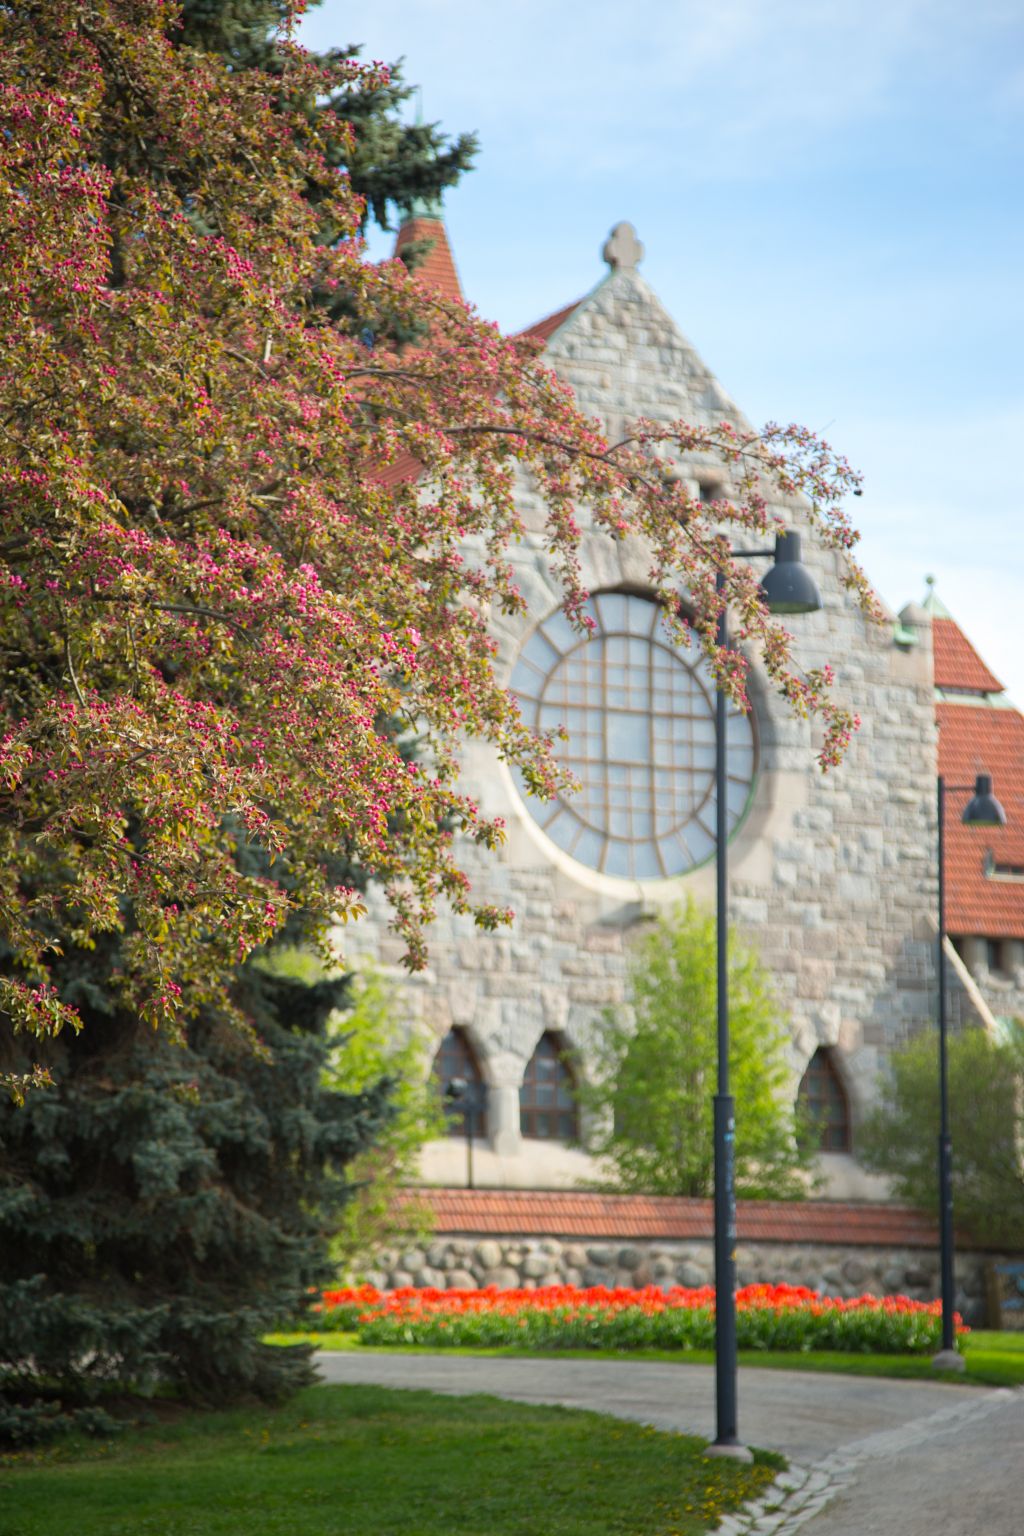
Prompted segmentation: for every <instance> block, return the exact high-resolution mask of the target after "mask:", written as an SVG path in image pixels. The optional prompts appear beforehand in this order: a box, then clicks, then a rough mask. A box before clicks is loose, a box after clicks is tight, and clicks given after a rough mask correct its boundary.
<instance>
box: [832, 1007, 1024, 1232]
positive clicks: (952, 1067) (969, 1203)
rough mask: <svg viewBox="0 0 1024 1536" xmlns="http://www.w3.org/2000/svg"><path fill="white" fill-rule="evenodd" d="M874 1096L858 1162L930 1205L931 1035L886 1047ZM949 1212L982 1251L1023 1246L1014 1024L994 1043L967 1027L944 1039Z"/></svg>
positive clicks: (1021, 1084) (933, 1185)
mask: <svg viewBox="0 0 1024 1536" xmlns="http://www.w3.org/2000/svg"><path fill="white" fill-rule="evenodd" d="M890 1069H891V1070H890V1072H889V1073H888V1074H887V1076H886V1077H885V1078H884V1079H883V1082H882V1088H881V1096H880V1098H879V1102H878V1104H877V1106H876V1108H875V1109H874V1111H873V1112H872V1113H871V1114H870V1115H869V1116H868V1117H867V1119H866V1121H865V1123H864V1126H863V1127H862V1129H861V1131H860V1133H859V1135H858V1150H859V1152H860V1156H861V1158H862V1160H863V1161H864V1163H865V1164H866V1165H867V1166H868V1167H869V1168H873V1169H875V1170H876V1171H877V1172H879V1173H885V1174H888V1175H889V1177H890V1178H891V1179H892V1181H893V1187H894V1190H895V1192H896V1194H897V1195H898V1196H899V1197H900V1199H902V1200H906V1201H908V1203H909V1204H911V1205H916V1206H920V1207H921V1209H922V1210H927V1211H934V1210H936V1209H937V1208H938V1199H939V1190H938V1167H937V1162H938V1158H937V1152H936V1137H937V1135H938V1130H939V1069H938V1059H937V1046H936V1040H935V1035H934V1034H933V1033H932V1032H931V1031H928V1032H927V1033H925V1034H921V1035H917V1036H916V1037H915V1038H914V1039H913V1040H911V1041H910V1042H909V1043H908V1044H907V1045H905V1046H904V1047H903V1049H902V1050H899V1051H896V1052H894V1053H893V1056H892V1058H891V1061H890ZM949 1114H950V1130H951V1132H952V1137H953V1208H954V1211H955V1213H956V1221H957V1225H958V1226H963V1227H964V1228H966V1229H967V1230H968V1231H970V1232H971V1234H972V1235H973V1236H974V1237H975V1238H976V1239H977V1240H978V1241H980V1242H984V1243H986V1244H990V1245H991V1246H992V1247H1003V1246H1005V1247H1009V1248H1011V1249H1020V1248H1024V1160H1022V1156H1021V1150H1022V1147H1024V1025H1022V1024H1021V1021H1020V1020H1017V1021H1015V1022H1014V1024H1013V1025H1012V1026H1011V1029H1010V1031H1009V1033H1008V1034H1007V1036H1006V1037H1005V1038H1003V1039H998V1038H996V1037H995V1036H993V1035H991V1034H988V1033H987V1032H986V1031H985V1030H981V1029H967V1030H964V1032H963V1033H962V1034H956V1035H953V1036H952V1037H951V1039H950V1042H949Z"/></svg>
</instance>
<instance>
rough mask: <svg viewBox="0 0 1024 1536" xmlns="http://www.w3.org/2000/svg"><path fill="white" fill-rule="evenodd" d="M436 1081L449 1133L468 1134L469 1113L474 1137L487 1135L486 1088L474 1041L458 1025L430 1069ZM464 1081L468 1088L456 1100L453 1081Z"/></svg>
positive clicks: (445, 1038)
mask: <svg viewBox="0 0 1024 1536" xmlns="http://www.w3.org/2000/svg"><path fill="white" fill-rule="evenodd" d="M430 1075H431V1077H432V1078H433V1079H434V1081H435V1083H436V1084H437V1088H438V1092H439V1093H440V1095H441V1103H442V1105H443V1106H444V1115H445V1120H446V1122H447V1134H448V1135H449V1136H465V1134H466V1115H467V1114H471V1115H472V1117H473V1123H472V1130H473V1135H474V1136H486V1135H487V1089H486V1085H485V1083H484V1076H483V1073H482V1072H481V1070H480V1063H479V1061H478V1060H477V1055H476V1052H475V1051H474V1049H473V1042H472V1041H471V1040H470V1038H469V1036H468V1035H467V1033H466V1031H465V1030H464V1029H462V1028H460V1026H459V1025H455V1026H454V1027H453V1028H452V1029H450V1030H449V1031H448V1033H447V1034H446V1035H445V1037H444V1039H443V1040H442V1041H441V1044H440V1045H439V1046H438V1049H437V1055H436V1056H435V1057H434V1065H433V1067H432V1068H431V1071H430ZM459 1080H461V1081H462V1082H464V1083H466V1084H467V1085H468V1091H467V1092H466V1093H465V1094H464V1095H463V1096H462V1098H461V1100H460V1101H458V1102H453V1100H452V1097H451V1094H450V1093H449V1089H450V1087H451V1084H452V1083H453V1082H456V1081H459Z"/></svg>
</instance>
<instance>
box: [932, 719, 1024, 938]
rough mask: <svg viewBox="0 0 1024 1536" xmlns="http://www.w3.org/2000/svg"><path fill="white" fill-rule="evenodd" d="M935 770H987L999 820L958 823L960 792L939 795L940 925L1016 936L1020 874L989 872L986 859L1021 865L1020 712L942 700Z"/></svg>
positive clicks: (958, 780)
mask: <svg viewBox="0 0 1024 1536" xmlns="http://www.w3.org/2000/svg"><path fill="white" fill-rule="evenodd" d="M935 712H936V715H937V717H938V722H939V772H940V773H941V774H942V776H943V778H945V779H946V781H947V782H948V783H950V784H973V782H974V779H975V777H976V775H977V774H979V773H982V772H984V773H990V774H991V775H992V781H993V789H994V790H995V793H996V796H997V798H998V799H999V800H1000V801H1001V803H1002V806H1003V809H1004V810H1005V812H1006V826H1005V827H965V826H964V825H963V823H962V821H961V820H960V814H961V812H962V810H963V808H964V805H965V804H966V803H967V798H968V797H967V795H966V794H951V795H947V799H946V929H947V931H948V932H949V933H952V934H964V935H972V934H973V935H978V936H980V937H984V938H989V939H1024V881H1021V880H1013V879H1012V878H1011V879H1005V878H1004V879H999V878H998V877H997V878H993V877H992V875H991V874H989V873H986V860H989V859H991V860H994V862H995V865H996V866H997V871H996V873H997V876H998V866H1000V865H1001V866H1004V867H1006V866H1010V867H1015V868H1018V869H1024V715H1021V714H1019V713H1018V712H1017V710H1015V709H1006V708H1003V709H997V708H993V707H991V706H985V705H977V704H954V703H946V702H942V703H939V704H937V705H936V706H935Z"/></svg>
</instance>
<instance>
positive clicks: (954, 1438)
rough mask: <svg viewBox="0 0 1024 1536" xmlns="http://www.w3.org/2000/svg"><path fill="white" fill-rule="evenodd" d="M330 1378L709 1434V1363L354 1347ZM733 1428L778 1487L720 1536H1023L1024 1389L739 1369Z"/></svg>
mask: <svg viewBox="0 0 1024 1536" xmlns="http://www.w3.org/2000/svg"><path fill="white" fill-rule="evenodd" d="M318 1364H319V1366H320V1370H321V1373H322V1375H323V1377H324V1379H325V1380H326V1381H339V1382H373V1383H378V1384H380V1385H382V1386H391V1387H416V1388H423V1389H425V1390H428V1391H432V1392H453V1393H460V1394H461V1393H467V1392H487V1393H493V1394H494V1395H496V1396H499V1397H508V1398H513V1399H515V1400H516V1401H518V1402H527V1403H561V1404H564V1405H566V1406H568V1407H572V1408H590V1409H594V1410H596V1411H598V1412H601V1413H611V1414H615V1415H618V1416H619V1417H621V1418H626V1419H637V1420H639V1421H640V1422H641V1423H645V1424H653V1425H656V1426H657V1427H658V1428H660V1429H674V1430H683V1431H685V1432H687V1433H691V1434H698V1435H711V1434H712V1433H713V1428H714V1373H713V1370H712V1368H711V1367H710V1366H699V1365H685V1366H684V1365H679V1366H677V1365H670V1364H661V1363H656V1362H653V1361H643V1360H640V1361H630V1360H623V1361H619V1360H586V1359H567V1360H516V1359H508V1358H492V1359H472V1358H468V1357H466V1356H458V1355H453V1356H445V1355H405V1354H400V1355H399V1354H396V1355H387V1354H384V1353H381V1354H370V1353H366V1354H364V1353H362V1352H360V1351H352V1352H345V1353H338V1354H322V1355H320V1356H319V1357H318ZM739 1405H740V1432H741V1434H742V1436H743V1438H744V1439H745V1440H747V1441H748V1442H749V1443H750V1444H751V1445H760V1446H769V1447H771V1448H772V1449H774V1450H779V1451H782V1452H783V1453H784V1455H785V1456H787V1457H788V1458H789V1460H790V1463H791V1466H790V1470H789V1472H788V1473H787V1474H785V1476H784V1477H783V1478H782V1479H781V1480H780V1486H779V1487H777V1489H775V1490H773V1493H772V1495H771V1496H770V1497H769V1498H768V1499H767V1500H765V1501H764V1506H763V1507H762V1506H755V1507H753V1508H751V1509H750V1510H749V1511H748V1512H747V1513H746V1514H745V1516H744V1517H743V1518H742V1519H733V1520H727V1521H726V1522H724V1523H723V1525H722V1526H721V1527H720V1528H719V1530H720V1532H721V1533H722V1536H733V1533H735V1532H737V1531H743V1532H750V1533H756V1536H790V1533H791V1532H794V1531H796V1530H798V1529H799V1530H800V1532H801V1536H874V1533H876V1532H877V1533H879V1536H897V1533H898V1536H1021V1533H1022V1532H1024V1393H1022V1392H1007V1391H1002V1390H996V1389H992V1390H989V1389H984V1388H979V1387H967V1386H954V1385H947V1384H939V1383H932V1382H905V1381H887V1380H884V1379H882V1378H879V1377H852V1376H828V1375H824V1374H821V1373H811V1372H801V1371H773V1370H749V1369H748V1370H741V1371H740V1377H739Z"/></svg>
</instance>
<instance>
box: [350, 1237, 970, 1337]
mask: <svg viewBox="0 0 1024 1536" xmlns="http://www.w3.org/2000/svg"><path fill="white" fill-rule="evenodd" d="M993 1257H995V1256H994V1255H991V1254H985V1253H979V1252H965V1253H958V1255H957V1303H956V1304H957V1309H958V1311H960V1312H961V1313H962V1314H963V1316H964V1319H965V1321H966V1322H968V1323H970V1324H972V1325H973V1326H975V1327H977V1326H980V1325H981V1324H983V1323H984V1320H985V1319H984V1310H985V1282H984V1265H985V1261H986V1259H990V1258H993ZM736 1271H737V1279H738V1283H739V1284H740V1285H751V1284H756V1283H765V1284H769V1285H775V1284H779V1283H787V1284H791V1285H807V1286H810V1287H811V1289H812V1290H816V1291H822V1292H827V1293H828V1294H829V1295H832V1296H842V1297H852V1296H860V1295H862V1294H864V1293H865V1292H869V1293H871V1294H873V1295H876V1296H882V1295H904V1296H910V1297H912V1298H913V1299H914V1300H917V1301H931V1300H933V1299H934V1298H935V1297H936V1296H937V1295H938V1294H939V1262H938V1254H937V1253H936V1252H933V1251H930V1250H923V1249H921V1248H917V1247H903V1248H900V1247H865V1246H863V1245H856V1246H854V1245H850V1246H844V1245H842V1244H794V1243H741V1244H740V1245H739V1247H738V1248H737V1250H736ZM360 1278H361V1279H365V1280H366V1281H368V1282H369V1283H370V1284H373V1285H376V1286H378V1287H379V1288H380V1289H382V1290H391V1289H394V1288H396V1287H398V1286H407V1285H416V1286H436V1287H437V1288H438V1289H441V1290H454V1289H462V1288H472V1287H476V1286H485V1285H497V1286H501V1287H502V1288H506V1287H514V1286H522V1287H525V1288H526V1289H533V1288H535V1287H538V1286H543V1285H562V1284H566V1285H607V1286H642V1285H658V1286H661V1287H663V1288H665V1287H668V1286H672V1285H686V1286H700V1285H710V1284H712V1283H713V1281H714V1257H713V1246H712V1243H711V1242H710V1241H708V1240H707V1239H690V1240H687V1241H683V1242H671V1241H643V1240H638V1241H634V1242H628V1243H623V1242H616V1241H614V1240H612V1239H607V1238H600V1239H594V1240H588V1239H580V1238H577V1239H572V1240H566V1241H563V1240H561V1239H559V1238H554V1237H523V1236H511V1237H501V1236H485V1237H482V1236H480V1235H473V1234H464V1235H461V1236H449V1235H444V1236H438V1237H435V1238H433V1239H431V1240H428V1241H426V1242H422V1243H415V1244H412V1245H410V1246H409V1247H407V1248H404V1249H401V1250H399V1249H390V1250H385V1251H382V1252H381V1253H380V1254H378V1256H377V1262H376V1265H375V1266H373V1267H372V1268H370V1269H368V1270H367V1271H366V1272H365V1274H364V1275H362V1276H361V1277H360Z"/></svg>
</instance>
